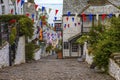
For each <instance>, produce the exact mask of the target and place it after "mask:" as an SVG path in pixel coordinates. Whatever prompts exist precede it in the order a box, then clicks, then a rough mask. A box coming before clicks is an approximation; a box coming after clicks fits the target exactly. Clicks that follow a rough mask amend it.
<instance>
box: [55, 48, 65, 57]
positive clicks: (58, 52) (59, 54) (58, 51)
mask: <svg viewBox="0 0 120 80" xmlns="http://www.w3.org/2000/svg"><path fill="white" fill-rule="evenodd" d="M55 52H56V54H57V58H58V59H62V58H63V56H62V48H60V47H56V48H55Z"/></svg>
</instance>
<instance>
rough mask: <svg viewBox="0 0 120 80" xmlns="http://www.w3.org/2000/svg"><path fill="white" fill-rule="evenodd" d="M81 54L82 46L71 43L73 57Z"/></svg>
mask: <svg viewBox="0 0 120 80" xmlns="http://www.w3.org/2000/svg"><path fill="white" fill-rule="evenodd" d="M79 56H80V48H79V45H78V44H76V43H72V45H71V57H79Z"/></svg>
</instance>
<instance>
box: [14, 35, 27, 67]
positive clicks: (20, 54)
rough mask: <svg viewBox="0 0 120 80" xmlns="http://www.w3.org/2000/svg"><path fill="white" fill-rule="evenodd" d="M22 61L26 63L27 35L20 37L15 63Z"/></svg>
mask: <svg viewBox="0 0 120 80" xmlns="http://www.w3.org/2000/svg"><path fill="white" fill-rule="evenodd" d="M21 63H25V36H21V37H20V38H19V41H18V48H17V54H16V56H15V65H16V64H21Z"/></svg>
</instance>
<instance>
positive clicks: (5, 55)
mask: <svg viewBox="0 0 120 80" xmlns="http://www.w3.org/2000/svg"><path fill="white" fill-rule="evenodd" d="M5 66H9V44H8V43H7V44H6V45H5V46H4V47H3V48H1V49H0V68H2V67H5Z"/></svg>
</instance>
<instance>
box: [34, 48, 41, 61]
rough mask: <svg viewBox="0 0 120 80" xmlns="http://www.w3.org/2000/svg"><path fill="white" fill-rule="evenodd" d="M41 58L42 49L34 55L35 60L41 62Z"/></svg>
mask: <svg viewBox="0 0 120 80" xmlns="http://www.w3.org/2000/svg"><path fill="white" fill-rule="evenodd" d="M40 58H41V49H39V50H37V51H36V52H35V53H34V60H39V59H40Z"/></svg>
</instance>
